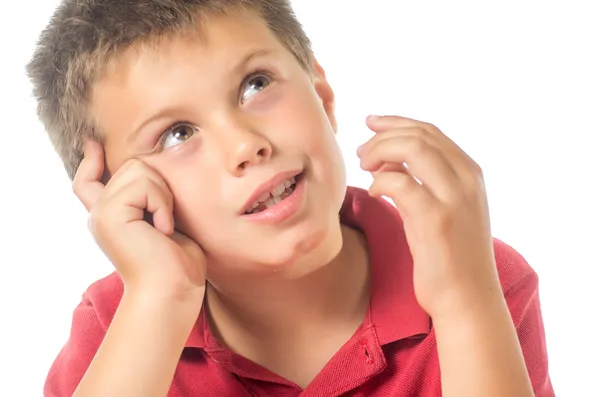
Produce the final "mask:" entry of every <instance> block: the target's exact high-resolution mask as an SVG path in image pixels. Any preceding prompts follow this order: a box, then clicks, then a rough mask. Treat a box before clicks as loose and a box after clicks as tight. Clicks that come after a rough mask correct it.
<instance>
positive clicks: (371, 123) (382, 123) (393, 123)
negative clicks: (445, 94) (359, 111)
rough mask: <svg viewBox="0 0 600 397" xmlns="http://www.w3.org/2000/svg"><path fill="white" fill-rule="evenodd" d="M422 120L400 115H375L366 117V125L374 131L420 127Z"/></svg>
mask: <svg viewBox="0 0 600 397" xmlns="http://www.w3.org/2000/svg"><path fill="white" fill-rule="evenodd" d="M421 124H423V123H422V122H420V121H418V120H413V119H409V118H408V117H401V116H376V115H371V116H369V117H367V126H368V127H369V128H370V129H371V130H372V131H373V132H376V133H380V132H385V131H389V130H392V129H397V128H406V127H421Z"/></svg>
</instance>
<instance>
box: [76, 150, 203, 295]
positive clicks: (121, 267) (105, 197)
mask: <svg viewBox="0 0 600 397" xmlns="http://www.w3.org/2000/svg"><path fill="white" fill-rule="evenodd" d="M103 172H104V151H103V148H102V145H101V144H100V143H98V142H94V141H87V142H86V143H85V147H84V158H83V161H82V162H81V165H80V166H79V169H78V171H77V174H76V175H75V178H74V181H73V190H74V192H75V194H76V195H77V197H79V199H80V200H81V202H82V203H83V204H84V206H85V207H86V208H87V210H88V211H89V212H90V218H89V228H90V230H91V232H92V235H93V236H94V238H95V240H96V242H97V243H98V245H99V246H100V248H101V249H102V251H103V252H104V253H105V254H106V256H107V257H108V259H109V260H110V261H111V262H112V263H113V265H114V266H115V268H116V270H117V272H118V273H119V275H120V276H121V279H122V280H123V283H124V285H125V288H126V291H128V290H134V291H138V292H143V293H150V294H152V295H154V296H157V295H161V294H162V295H163V296H165V297H166V296H169V297H171V298H177V299H182V298H188V297H190V298H192V297H193V298H198V297H199V299H196V300H199V302H198V304H201V303H202V298H203V296H204V289H205V274H206V259H205V257H204V254H203V252H202V250H201V248H200V247H199V246H198V245H197V244H196V243H194V242H193V241H192V240H190V239H189V238H188V237H186V236H184V235H183V234H181V233H179V232H177V231H175V225H174V219H173V196H172V194H171V192H170V190H169V188H168V187H167V184H166V183H165V181H164V180H163V179H162V178H161V176H160V175H159V174H158V173H157V172H156V171H155V170H153V169H152V168H150V167H149V166H147V165H146V164H145V163H144V162H143V161H141V160H130V161H128V162H126V163H125V164H124V165H123V166H122V167H121V168H120V169H119V170H118V171H117V172H116V173H115V175H114V176H113V177H112V178H111V179H110V181H109V182H108V183H107V184H106V186H105V185H104V184H103V183H102V182H101V178H102V175H103ZM144 214H151V217H152V219H151V220H152V224H151V223H150V222H149V221H147V220H145V219H144V218H145V217H144Z"/></svg>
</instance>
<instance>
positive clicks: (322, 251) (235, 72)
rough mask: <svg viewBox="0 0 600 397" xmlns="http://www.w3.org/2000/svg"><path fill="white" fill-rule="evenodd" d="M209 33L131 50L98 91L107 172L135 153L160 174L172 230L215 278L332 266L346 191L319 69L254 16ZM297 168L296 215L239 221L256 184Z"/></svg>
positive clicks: (95, 106) (224, 22)
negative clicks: (294, 266)
mask: <svg viewBox="0 0 600 397" xmlns="http://www.w3.org/2000/svg"><path fill="white" fill-rule="evenodd" d="M202 36H203V40H202V41H198V40H196V39H183V38H182V39H171V40H165V41H163V42H162V43H160V44H159V45H158V46H157V47H149V48H147V49H141V50H139V51H135V52H134V51H131V52H130V53H128V54H125V55H124V56H123V57H122V58H121V59H120V60H119V62H118V63H116V64H115V65H114V68H112V69H111V71H110V72H109V73H108V74H107V75H106V76H105V77H104V78H103V79H102V80H101V81H99V82H98V84H97V85H96V86H95V89H94V92H93V95H92V101H91V112H92V115H93V117H94V118H95V119H96V120H97V123H98V124H99V127H100V129H101V130H102V131H103V132H104V134H105V151H106V160H107V167H108V170H109V173H110V174H114V172H115V171H116V170H117V169H118V168H119V167H120V166H121V165H122V164H123V163H124V162H126V161H127V160H128V159H131V158H134V157H137V158H140V159H143V161H145V162H146V163H147V164H148V165H150V166H151V167H152V168H154V169H156V170H157V171H158V172H159V173H160V174H161V175H162V177H163V178H164V180H165V181H166V182H167V184H168V186H169V187H170V189H171V191H172V193H173V195H174V198H175V209H174V213H175V221H176V227H177V229H178V230H180V231H181V232H183V233H185V234H186V235H188V236H189V237H191V238H192V239H193V240H195V241H196V242H197V243H199V244H200V246H201V247H202V248H203V249H204V251H205V252H206V254H207V256H208V257H209V269H208V272H209V278H210V277H211V275H212V276H213V277H215V275H216V276H219V275H221V274H222V275H223V276H225V273H227V272H229V273H231V271H232V270H235V271H240V272H247V271H251V272H261V271H273V270H276V269H277V268H278V267H280V266H282V265H287V264H290V263H291V262H296V261H297V260H298V259H299V258H304V259H310V262H315V261H318V262H321V263H322V261H324V260H330V259H331V256H332V255H335V254H337V252H339V249H340V241H339V237H338V235H339V228H340V225H339V220H338V211H339V208H340V206H341V203H342V201H343V197H344V193H345V186H346V185H345V173H344V165H343V160H342V156H341V153H340V151H339V148H338V146H337V143H336V141H335V138H334V129H335V127H334V126H335V121H334V116H333V93H332V91H331V88H330V86H329V85H328V83H327V82H326V80H325V76H324V75H323V73H322V71H321V70H320V67H319V66H318V65H317V72H316V74H315V77H314V79H312V80H311V78H310V75H309V74H308V73H307V72H306V71H305V70H304V69H303V68H302V67H301V66H300V64H299V62H298V61H297V60H296V59H295V58H294V56H293V55H292V54H291V53H290V52H289V51H288V50H286V49H285V48H284V47H283V45H282V44H281V43H280V42H279V41H278V40H277V38H276V37H275V36H274V35H273V34H272V33H271V32H270V30H268V28H267V27H266V26H265V24H264V23H263V22H262V20H260V19H259V18H257V17H254V16H250V15H247V14H244V15H243V18H242V17H238V18H234V17H233V16H232V17H216V18H212V19H210V20H208V21H207V23H206V24H205V25H204V26H203V29H202ZM250 54H257V55H256V56H253V57H251V58H250V59H248V56H249V55H250ZM244 60H248V62H247V63H242V64H239V63H240V62H243V61H244ZM255 72H256V73H255ZM173 126H175V129H174V130H171V131H172V132H170V133H167V134H166V136H165V138H166V139H165V140H161V135H162V134H163V133H164V132H165V131H167V130H169V128H171V127H173ZM293 170H300V171H302V178H304V179H305V184H306V185H305V186H306V188H305V190H304V193H303V195H304V197H303V199H302V204H301V206H300V209H299V211H298V212H297V213H296V214H295V215H294V216H293V217H292V218H290V219H288V220H286V221H285V222H283V223H279V224H271V225H265V224H260V223H257V222H253V221H251V220H249V219H248V218H247V217H245V216H242V215H240V210H241V209H242V207H243V206H244V203H246V201H247V200H248V199H249V198H250V196H251V195H252V194H253V192H254V191H255V190H256V189H257V187H258V186H259V185H261V184H263V183H264V182H266V181H268V180H269V179H271V178H272V177H273V176H275V175H276V174H278V173H281V172H285V171H293ZM306 254H308V255H306ZM302 262H304V261H302Z"/></svg>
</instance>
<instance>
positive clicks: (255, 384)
mask: <svg viewBox="0 0 600 397" xmlns="http://www.w3.org/2000/svg"><path fill="white" fill-rule="evenodd" d="M340 215H341V220H342V222H343V223H345V224H347V225H349V226H352V227H356V228H359V229H361V230H362V231H363V232H364V233H365V235H366V236H367V239H368V243H369V248H370V254H371V266H372V269H371V275H372V292H371V304H370V307H369V310H368V313H367V316H366V317H365V321H364V323H363V325H362V326H361V327H360V329H359V330H358V331H357V332H356V333H355V335H354V336H353V337H352V338H351V339H350V340H349V341H348V342H347V343H346V344H345V345H344V346H343V347H342V348H341V349H340V350H339V351H338V353H337V354H336V355H335V356H334V357H333V358H332V359H331V360H330V361H329V363H327V365H326V366H325V367H324V368H323V369H322V371H321V372H320V373H319V374H318V375H317V377H316V378H315V379H314V380H313V382H312V383H311V384H310V385H309V386H308V387H307V388H306V389H305V390H302V389H301V388H300V387H298V386H297V385H295V384H294V383H292V382H290V381H288V380H286V379H283V378H281V377H279V376H277V375H275V374H273V373H271V372H269V371H268V370H266V369H264V368H262V367H260V366H259V365H257V364H255V363H253V362H251V361H249V360H247V359H245V358H244V357H241V356H239V355H236V354H234V353H232V352H231V351H229V350H227V349H225V348H223V347H221V346H220V345H219V343H218V342H217V340H216V339H215V338H214V336H213V335H212V333H211V331H210V328H209V327H208V325H207V321H206V319H205V317H204V314H203V313H201V315H200V316H199V317H198V321H197V324H196V327H195V328H194V329H193V331H192V333H191V335H190V337H189V339H188V341H187V343H186V347H185V349H184V351H183V354H182V357H181V360H180V362H179V365H178V367H177V370H176V373H175V377H174V379H173V385H172V388H171V390H170V392H169V397H188V396H269V397H273V396H305V397H308V396H321V397H324V396H348V397H349V396H381V397H384V396H385V397H389V396H406V397H414V396H426V397H429V396H431V397H433V396H441V384H440V369H439V362H438V356H437V350H436V340H435V332H434V330H433V329H432V326H431V321H430V318H429V316H428V315H427V313H425V312H424V311H423V309H421V307H420V306H419V304H418V303H417V301H416V298H415V295H414V290H413V283H412V280H413V278H412V276H413V274H412V272H413V270H412V259H411V256H410V252H409V249H408V246H407V243H406V239H405V235H404V230H403V227H402V222H401V220H400V217H399V215H398V212H397V211H396V209H395V208H394V207H393V206H391V205H390V204H389V203H387V202H386V201H384V200H383V199H374V198H371V197H370V196H369V195H368V194H367V193H366V192H365V191H364V190H361V189H357V188H351V187H350V188H348V192H347V196H346V200H345V202H344V205H343V207H342V210H341V212H340ZM494 248H495V254H496V262H497V266H498V272H499V275H500V280H501V282H502V287H503V290H504V294H505V297H506V301H507V302H508V305H509V308H510V312H511V314H512V318H513V320H514V323H515V325H516V329H517V332H518V335H519V340H520V342H521V346H522V348H523V353H524V355H525V360H526V362H527V369H528V370H529V375H530V377H531V379H532V382H533V386H534V389H535V392H536V396H538V397H550V396H554V393H553V391H552V385H551V383H550V379H549V377H548V363H547V355H546V345H545V337H544V328H543V324H542V316H541V311H540V302H539V297H538V278H537V275H536V274H535V273H534V271H533V270H532V269H531V268H530V267H529V265H528V264H527V263H526V262H525V260H524V259H523V258H522V257H521V256H520V255H519V254H518V253H517V252H515V251H514V250H513V249H511V248H510V247H508V246H507V245H505V244H504V243H502V242H500V241H495V242H494ZM122 293H123V285H122V283H121V281H120V279H119V277H118V276H117V275H116V274H112V275H110V276H108V277H107V278H104V279H102V280H100V281H98V282H96V283H94V284H93V285H92V286H90V288H89V289H88V290H87V292H86V293H85V294H84V296H83V300H82V302H81V303H80V304H79V306H78V307H77V308H76V309H75V312H74V316H73V325H72V330H71V335H70V338H69V340H68V342H67V344H66V345H65V346H64V347H63V349H62V350H61V352H60V354H59V355H58V357H57V359H56V361H55V362H54V364H53V365H52V368H51V369H50V373H49V375H48V378H47V380H46V385H45V390H44V394H45V396H47V397H67V396H71V395H72V393H73V391H74V390H75V388H76V387H77V384H78V383H79V381H80V380H81V378H82V376H83V374H84V373H85V371H86V369H87V368H88V365H89V364H90V362H91V360H92V358H93V357H94V354H95V352H96V350H97V349H98V347H99V345H100V343H101V342H102V338H103V337H104V335H105V333H106V331H107V329H108V326H109V324H110V322H111V320H112V318H113V315H114V313H115V310H116V309H117V306H118V304H119V301H120V299H121V296H122ZM141 359H143V358H141Z"/></svg>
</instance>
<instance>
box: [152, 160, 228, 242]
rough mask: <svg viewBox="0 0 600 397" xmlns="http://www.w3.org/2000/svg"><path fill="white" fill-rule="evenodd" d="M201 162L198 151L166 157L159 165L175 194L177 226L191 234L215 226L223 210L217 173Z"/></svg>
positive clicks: (194, 234)
mask: <svg viewBox="0 0 600 397" xmlns="http://www.w3.org/2000/svg"><path fill="white" fill-rule="evenodd" d="M182 154H183V153H182ZM202 163H203V161H202V157H201V156H199V155H198V154H196V155H187V154H185V155H182V156H172V158H166V156H165V158H164V159H161V160H160V164H157V169H160V173H161V175H162V176H163V179H164V180H165V182H166V183H167V185H168V186H169V189H170V190H171V193H172V194H173V216H174V218H175V227H176V228H177V229H178V230H179V231H181V232H183V233H185V234H186V235H188V236H190V237H192V236H196V235H201V234H202V233H204V232H206V230H207V229H210V228H213V227H215V224H218V223H219V222H218V217H219V214H220V213H221V211H220V208H219V206H218V204H219V200H218V197H219V195H218V191H219V186H220V185H219V183H220V182H219V178H218V173H216V172H214V171H212V172H208V171H207V170H208V169H210V167H208V166H207V165H206V164H202ZM209 186H210V187H211V188H210V189H209V188H208V187H209Z"/></svg>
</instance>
